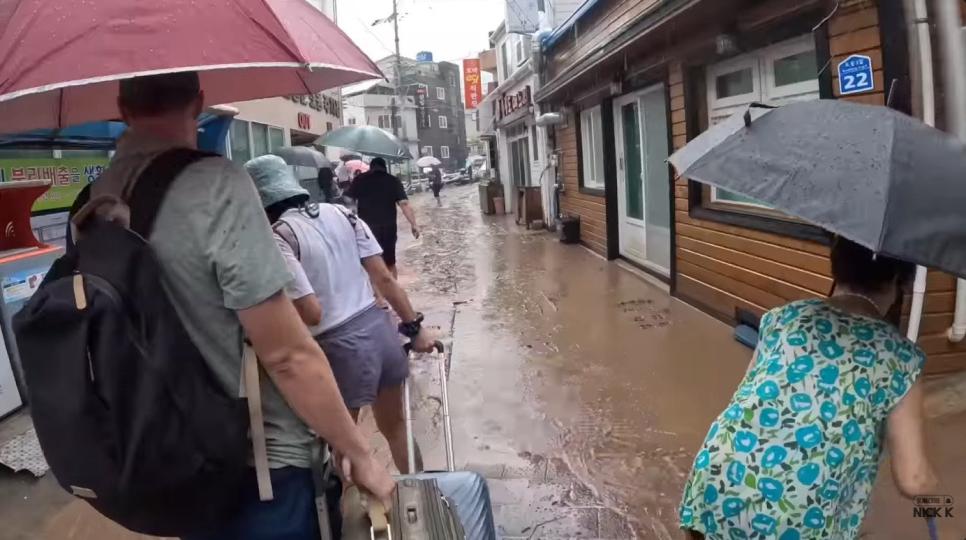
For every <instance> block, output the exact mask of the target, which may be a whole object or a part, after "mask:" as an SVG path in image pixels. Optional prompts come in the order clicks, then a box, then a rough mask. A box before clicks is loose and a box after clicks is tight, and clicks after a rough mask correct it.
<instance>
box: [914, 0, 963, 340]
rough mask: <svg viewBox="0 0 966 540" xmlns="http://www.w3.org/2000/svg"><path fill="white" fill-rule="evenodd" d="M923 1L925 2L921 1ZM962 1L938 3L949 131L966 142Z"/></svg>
mask: <svg viewBox="0 0 966 540" xmlns="http://www.w3.org/2000/svg"><path fill="white" fill-rule="evenodd" d="M920 1H923V0H920ZM959 4H960V2H959V0H938V1H937V2H936V8H937V10H936V25H937V27H936V29H937V33H938V35H939V43H940V46H941V47H942V52H943V59H944V66H943V70H944V72H945V74H946V78H945V81H944V82H945V91H946V111H947V112H946V119H947V122H946V124H947V128H946V129H947V131H949V132H950V133H952V134H953V135H955V136H956V137H957V138H958V139H959V140H960V141H963V142H966V47H964V43H963V30H962V18H961V12H960V7H959ZM947 335H948V337H949V341H952V342H954V343H958V342H960V341H962V340H963V337H966V280H964V279H959V280H957V281H956V311H955V314H954V316H953V325H952V327H950V328H949V332H948V333H947Z"/></svg>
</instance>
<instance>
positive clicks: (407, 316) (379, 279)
mask: <svg viewBox="0 0 966 540" xmlns="http://www.w3.org/2000/svg"><path fill="white" fill-rule="evenodd" d="M362 267H363V268H365V269H366V272H367V273H368V274H369V280H370V281H372V284H373V285H374V286H375V287H376V289H378V290H379V293H380V294H382V296H384V297H385V298H386V301H388V302H389V305H390V306H392V309H393V311H395V312H396V314H397V315H399V318H400V319H402V321H403V322H412V321H415V320H416V316H417V315H416V310H415V309H413V305H412V304H411V303H410V302H409V296H407V295H406V291H404V290H403V288H402V287H401V286H399V282H398V281H396V278H394V277H392V272H390V271H389V268H388V267H387V266H386V263H385V261H383V260H382V256H381V255H372V256H370V257H365V258H364V259H362ZM413 348H414V349H415V350H417V351H419V352H429V351H431V350H433V339H432V338H431V337H430V336H429V334H428V332H426V330H425V329H423V330H420V332H419V335H418V336H416V337H415V338H414V339H413Z"/></svg>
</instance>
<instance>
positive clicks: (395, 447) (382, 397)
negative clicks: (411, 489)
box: [372, 385, 423, 474]
mask: <svg viewBox="0 0 966 540" xmlns="http://www.w3.org/2000/svg"><path fill="white" fill-rule="evenodd" d="M405 407H406V403H405V400H404V398H403V386H402V385H399V386H395V387H390V388H383V389H382V390H380V391H379V395H378V396H376V402H375V403H373V404H372V414H373V416H375V418H376V426H378V427H379V432H380V433H382V436H383V437H385V438H386V441H387V442H388V443H389V450H390V451H391V452H392V460H393V461H394V462H395V463H396V468H397V469H399V472H401V473H403V474H412V473H413V472H415V471H410V470H409V461H408V459H407V458H408V455H409V454H408V452H409V449H408V448H407V447H406V413H405ZM415 448H416V459H415V462H416V469H417V471H421V470H423V463H422V461H423V459H422V456H421V455H420V452H419V446H415Z"/></svg>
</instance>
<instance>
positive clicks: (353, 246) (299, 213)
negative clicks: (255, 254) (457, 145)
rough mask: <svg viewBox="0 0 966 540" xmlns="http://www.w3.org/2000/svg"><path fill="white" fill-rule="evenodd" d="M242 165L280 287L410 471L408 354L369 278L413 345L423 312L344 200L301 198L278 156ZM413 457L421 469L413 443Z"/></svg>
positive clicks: (349, 400) (428, 346)
mask: <svg viewBox="0 0 966 540" xmlns="http://www.w3.org/2000/svg"><path fill="white" fill-rule="evenodd" d="M245 167H246V168H247V169H248V172H249V173H250V174H251V176H252V178H253V179H254V180H255V186H256V187H257V188H258V194H259V195H260V196H261V198H262V204H263V205H264V206H265V212H266V213H267V214H268V219H269V221H270V222H271V223H272V227H273V229H274V230H275V238H276V243H277V244H278V246H279V249H280V250H281V252H282V255H283V257H284V258H285V260H286V262H287V263H288V266H289V269H290V270H291V272H292V275H293V276H294V279H293V281H292V282H291V283H290V284H289V286H288V287H286V289H285V290H286V294H288V296H289V298H291V299H292V300H293V302H294V303H295V307H296V309H297V310H298V311H299V313H300V314H301V315H302V320H303V321H305V323H306V324H307V325H308V326H309V329H310V331H311V332H312V334H313V335H314V336H315V339H316V340H317V341H318V342H319V344H320V345H321V346H322V350H323V351H325V354H326V356H327V357H328V359H329V363H330V364H331V365H332V371H333V372H334V373H335V379H336V382H337V383H338V384H339V390H340V391H341V392H342V398H343V399H344V400H345V403H346V406H348V407H349V411H350V413H351V414H352V416H353V418H355V419H358V416H359V410H360V409H362V407H365V406H370V405H371V406H372V412H373V416H374V417H375V420H376V425H377V426H378V427H379V431H380V432H382V434H383V436H385V437H386V440H387V441H388V442H389V448H390V450H391V452H392V456H393V461H395V463H396V467H397V468H398V469H399V471H401V472H402V473H404V474H406V473H411V472H415V471H409V470H408V466H407V464H408V460H407V455H408V454H407V448H406V425H405V410H404V406H405V405H404V402H403V384H404V383H405V381H406V378H407V377H408V375H409V364H408V359H407V357H406V354H405V353H404V352H403V349H402V347H401V346H400V344H399V335H398V334H397V329H396V328H394V327H393V322H392V320H391V319H390V316H389V314H388V313H386V312H385V311H383V310H382V309H379V307H378V306H377V305H376V301H375V299H374V297H373V284H374V285H375V286H376V288H378V289H379V291H380V292H381V293H382V296H383V297H384V298H386V300H387V301H388V302H389V304H390V305H391V306H392V308H393V309H394V310H395V312H396V313H397V314H398V315H399V317H400V318H401V319H402V321H403V322H402V324H400V325H399V328H398V330H399V333H401V334H402V335H403V336H405V337H407V338H409V339H410V340H411V341H412V345H413V349H414V350H416V351H420V352H429V351H431V350H432V349H433V340H432V338H431V337H430V336H429V333H428V332H427V331H426V330H424V329H423V328H422V320H423V317H422V314H420V313H417V312H416V311H415V310H414V309H413V307H412V305H411V304H410V302H409V298H408V297H407V296H406V293H405V291H403V289H402V287H400V286H399V283H397V282H396V280H395V278H393V276H392V274H391V273H390V272H389V269H388V268H387V267H386V264H385V262H384V261H383V260H382V249H381V248H380V247H379V244H378V243H376V241H375V239H374V238H373V236H372V233H371V232H370V229H369V226H368V225H366V223H365V221H363V220H361V219H359V218H358V217H357V216H355V215H354V214H352V212H351V211H350V210H349V209H347V208H345V207H343V206H339V205H333V204H319V205H315V204H308V199H309V193H308V192H307V191H306V190H305V189H303V188H302V187H301V186H300V185H299V184H298V181H297V180H296V179H295V176H294V175H293V174H292V171H291V168H290V167H288V166H286V165H285V162H284V161H283V160H282V159H281V158H279V157H277V156H271V155H268V156H261V157H258V158H255V159H253V160H251V161H249V162H248V163H247V164H246V165H245ZM360 262H361V264H360ZM415 458H416V464H417V467H418V468H419V469H420V470H421V469H422V467H421V465H420V461H421V460H420V459H419V453H418V451H417V452H416V456H415Z"/></svg>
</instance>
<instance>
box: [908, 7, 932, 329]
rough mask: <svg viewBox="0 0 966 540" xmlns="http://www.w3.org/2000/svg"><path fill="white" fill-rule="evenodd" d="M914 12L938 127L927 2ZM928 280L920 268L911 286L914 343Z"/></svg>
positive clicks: (927, 116)
mask: <svg viewBox="0 0 966 540" xmlns="http://www.w3.org/2000/svg"><path fill="white" fill-rule="evenodd" d="M914 9H915V23H916V32H917V42H918V45H919V69H920V72H921V75H920V76H921V81H920V84H921V86H922V92H921V94H922V121H923V122H925V123H926V124H928V125H930V126H935V125H936V98H935V95H936V91H935V80H934V74H933V69H932V38H931V37H930V35H929V12H928V10H927V8H926V0H915V6H914ZM926 278H927V270H926V267H924V266H917V267H916V279H915V281H914V282H913V287H912V306H910V309H909V327H908V328H907V329H906V337H908V338H909V339H910V340H911V341H916V340H918V339H919V327H920V324H921V322H922V309H923V304H924V303H925V298H926Z"/></svg>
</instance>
